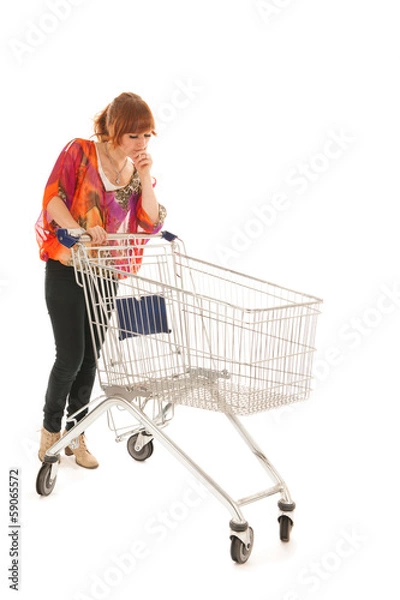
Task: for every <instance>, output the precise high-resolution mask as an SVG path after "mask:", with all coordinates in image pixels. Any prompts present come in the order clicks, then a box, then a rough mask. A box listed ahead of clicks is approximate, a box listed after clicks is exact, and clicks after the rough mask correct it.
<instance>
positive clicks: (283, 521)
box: [278, 515, 293, 542]
mask: <svg viewBox="0 0 400 600" xmlns="http://www.w3.org/2000/svg"><path fill="white" fill-rule="evenodd" d="M278 521H279V537H280V538H281V541H282V542H288V541H289V540H290V532H291V531H292V527H293V521H292V519H291V518H290V517H288V516H287V515H281V516H280V517H279V518H278Z"/></svg>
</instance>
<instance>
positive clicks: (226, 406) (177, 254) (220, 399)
mask: <svg viewBox="0 0 400 600" xmlns="http://www.w3.org/2000/svg"><path fill="white" fill-rule="evenodd" d="M59 237H60V239H61V240H64V243H66V244H70V245H72V243H75V242H77V239H76V238H74V237H73V236H72V237H71V236H70V235H69V233H68V231H66V230H60V234H59ZM73 256H74V268H75V273H76V278H77V282H79V284H80V285H81V286H82V287H83V290H84V293H85V299H86V303H87V308H88V313H89V315H90V326H91V334H92V341H93V344H94V346H95V347H96V346H97V347H98V346H99V345H101V353H100V357H99V359H98V362H97V373H98V378H99V382H100V385H101V388H102V390H103V392H104V396H103V397H102V399H101V401H100V402H99V403H98V404H97V405H96V406H93V404H94V403H89V404H90V410H89V412H88V414H87V415H86V416H85V417H83V418H82V419H81V420H79V421H78V422H76V421H75V425H74V427H73V428H72V429H70V430H69V431H68V432H67V433H66V434H65V435H64V436H63V437H62V438H61V439H60V440H59V441H58V442H57V443H56V444H54V445H53V446H52V447H51V448H50V449H49V450H48V451H47V453H46V455H45V457H44V461H43V464H42V467H41V469H40V471H39V474H38V477H37V483H36V489H37V492H38V493H39V494H41V495H48V494H50V493H51V492H52V490H53V488H54V485H55V482H56V476H57V470H58V466H59V454H60V452H61V450H63V449H64V448H65V447H66V446H68V445H70V444H71V443H72V444H73V443H74V440H76V439H77V438H78V436H79V435H80V433H82V431H84V430H85V429H87V428H88V426H90V424H91V423H93V422H94V421H95V420H96V419H97V418H98V417H99V416H100V415H101V414H103V413H104V412H106V413H107V416H108V424H109V426H110V428H111V429H112V430H113V431H114V433H115V436H116V439H117V441H121V440H123V439H125V438H128V441H127V447H128V452H129V453H130V455H131V456H132V457H133V458H134V459H135V460H141V461H142V460H146V459H147V458H149V457H150V456H151V454H152V452H153V440H154V439H155V440H157V441H159V442H160V443H161V444H163V445H164V446H165V447H166V448H167V449H168V450H169V451H170V452H172V453H173V455H175V456H176V458H177V459H178V460H179V461H180V462H181V463H182V464H183V465H184V466H185V467H186V468H187V469H188V470H189V471H191V472H192V474H193V475H194V476H195V477H196V478H198V479H199V480H200V481H201V482H202V483H203V484H204V485H205V486H206V487H207V488H208V489H209V490H210V491H211V492H212V493H213V494H214V495H215V496H216V497H217V499H219V500H220V501H221V502H222V503H223V504H224V505H225V506H226V507H227V509H228V510H229V511H230V514H231V521H230V530H231V533H230V537H231V557H232V559H233V560H234V561H235V562H238V563H244V562H246V561H247V560H248V558H249V556H250V553H251V550H252V547H253V530H252V528H251V527H250V526H249V524H248V523H247V521H246V519H245V518H244V516H243V514H242V511H241V506H243V505H246V504H248V503H250V502H255V501H257V500H259V499H261V498H265V497H268V496H271V495H274V494H278V495H279V496H280V499H279V501H278V507H279V510H280V514H279V517H278V520H279V524H280V538H281V540H282V541H289V538H290V531H291V527H292V525H293V510H294V508H295V503H294V502H293V500H292V498H291V496H290V493H289V490H288V487H287V485H286V484H285V482H284V480H283V479H282V477H281V476H280V475H279V473H278V472H277V471H276V469H275V468H274V467H273V465H272V464H271V463H270V462H269V460H268V459H267V457H266V456H265V454H264V453H263V451H262V450H261V448H260V447H259V446H258V445H257V444H256V442H255V441H254V440H253V439H252V438H251V436H250V435H249V433H248V432H247V430H246V429H245V428H244V426H243V424H242V422H241V421H240V420H239V416H243V415H250V414H255V413H258V412H261V411H265V410H268V409H271V408H276V407H279V406H282V405H286V404H289V403H293V402H297V401H299V400H304V399H306V398H307V397H308V396H309V393H310V384H311V379H312V363H313V355H314V351H315V348H314V341H315V332H316V323H317V317H318V314H319V313H320V305H321V302H322V301H321V300H320V299H318V298H315V297H313V296H309V295H306V294H301V293H298V292H295V291H293V290H289V289H286V288H282V287H280V286H277V285H274V284H271V283H268V282H265V281H262V280H260V279H256V278H254V277H250V276H248V275H245V274H243V273H238V272H235V271H232V270H229V269H224V268H222V267H219V266H217V265H214V264H211V263H208V262H205V261H202V260H199V259H196V258H193V257H190V256H188V255H187V254H186V252H185V249H184V246H183V244H182V242H181V241H180V240H178V239H177V238H176V236H173V235H171V234H169V233H167V232H163V233H161V234H156V235H152V236H149V235H144V234H135V235H115V236H109V238H108V241H107V244H106V245H104V246H100V247H94V246H92V245H90V244H88V243H85V241H84V238H81V240H80V241H79V242H78V243H76V245H75V246H74V248H73ZM178 404H181V405H186V406H191V407H195V408H201V409H206V410H210V411H218V412H221V413H224V414H225V415H226V417H227V418H228V420H229V421H230V422H231V424H232V425H233V426H234V428H235V429H236V430H237V431H238V433H239V434H240V436H241V437H242V439H243V440H244V442H245V443H246V444H247V446H248V447H249V448H250V450H251V452H252V453H253V454H254V456H255V457H256V458H257V460H258V461H259V462H260V463H261V465H262V466H263V468H264V469H265V471H266V472H267V474H268V476H269V478H270V479H271V480H272V482H273V484H274V485H273V486H272V487H269V488H268V489H266V490H262V491H261V492H259V493H257V494H253V495H251V496H248V497H246V498H243V499H241V500H238V501H235V500H233V499H232V498H231V497H230V496H229V494H228V493H227V492H226V491H225V490H224V489H222V488H221V487H220V486H219V485H218V483H217V482H216V481H214V480H213V479H212V478H211V477H210V476H209V475H208V474H207V473H205V472H204V471H203V470H202V469H201V467H200V466H199V465H198V464H196V463H195V462H194V461H193V460H192V459H191V458H190V457H189V456H188V455H187V454H186V453H185V452H184V451H183V450H182V449H181V448H180V447H179V446H178V445H177V444H176V443H175V442H174V441H173V440H172V439H171V438H170V437H169V436H167V435H166V434H165V431H164V428H165V426H166V425H167V424H168V423H169V421H170V420H171V418H172V417H173V415H174V407H175V406H176V405H178ZM121 413H123V414H124V415H129V416H130V417H133V418H134V420H135V423H136V425H135V426H132V425H128V426H127V425H124V426H121V424H117V420H118V418H119V417H120V416H121ZM76 416H77V415H73V418H74V417H76Z"/></svg>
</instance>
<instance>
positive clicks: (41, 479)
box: [36, 463, 57, 496]
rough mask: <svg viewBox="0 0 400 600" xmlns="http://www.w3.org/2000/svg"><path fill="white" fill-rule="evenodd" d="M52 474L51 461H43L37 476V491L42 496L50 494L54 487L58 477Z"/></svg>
mask: <svg viewBox="0 0 400 600" xmlns="http://www.w3.org/2000/svg"><path fill="white" fill-rule="evenodd" d="M50 476H51V463H43V465H42V466H41V467H40V469H39V473H38V475H37V478H36V491H37V493H38V494H39V495H40V496H48V495H49V494H51V492H52V491H53V489H54V486H55V484H56V479H57V477H54V479H53V480H51V479H50Z"/></svg>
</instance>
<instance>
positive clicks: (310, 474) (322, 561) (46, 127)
mask: <svg viewBox="0 0 400 600" xmlns="http://www.w3.org/2000/svg"><path fill="white" fill-rule="evenodd" d="M396 8H397V3H396V2H395V1H394V0H392V1H389V0H383V1H382V2H379V3H377V2H372V1H369V0H364V1H361V0H350V1H349V0H335V1H332V0H331V1H329V0H297V1H295V0H292V1H291V0H265V1H264V2H258V3H257V2H256V0H247V1H245V0H203V1H202V2H188V1H184V0H170V1H169V2H163V1H162V0H146V1H145V0H134V1H132V2H127V1H123V0H113V1H112V2H106V1H104V0H97V1H95V0H82V1H80V2H78V1H75V2H72V1H68V0H64V1H61V0H60V1H59V2H56V1H55V0H48V1H47V2H42V1H41V2H39V1H29V2H28V1H27V0H25V1H23V2H18V3H17V2H14V3H10V2H8V3H3V4H2V9H1V11H2V13H3V14H2V15H1V38H2V74H3V76H2V82H3V85H2V89H3V91H2V96H1V106H2V110H1V123H2V125H1V127H2V141H1V152H2V160H1V165H2V202H1V205H2V228H1V229H2V235H1V268H0V281H1V289H0V292H1V296H0V303H1V304H0V306H1V318H2V328H1V346H2V361H1V370H2V377H1V388H2V394H1V398H2V404H1V411H2V433H1V436H0V438H1V441H2V452H1V454H2V461H1V462H2V468H1V473H2V475H1V478H0V481H1V484H0V498H1V504H0V520H1V523H2V528H1V531H2V534H1V544H0V555H1V572H0V581H1V589H2V597H3V598H4V597H5V596H4V593H5V594H6V597H7V598H8V597H15V592H12V591H10V590H9V589H8V583H9V582H8V581H7V575H8V574H7V568H8V567H9V566H10V558H9V556H8V552H9V542H10V538H8V535H7V534H8V532H9V530H8V471H9V469H11V468H18V469H19V472H20V486H21V496H20V518H21V532H20V544H21V556H20V568H21V576H20V592H19V596H18V597H20V598H24V599H31V598H34V597H35V598H36V597H37V598H42V599H43V600H48V599H53V598H58V599H60V600H87V598H107V599H108V598H109V599H112V600H114V599H125V598H130V597H139V596H140V597H146V598H160V597H162V596H163V597H168V598H169V597H174V598H175V599H176V600H183V599H186V598H192V599H195V600H197V599H200V598H204V597H207V598H217V597H221V596H223V597H229V598H235V599H236V598H243V597H244V596H248V597H251V598H254V599H255V600H311V599H313V598H317V599H318V600H328V599H329V600H330V599H335V600H336V599H337V598H339V597H340V598H346V599H347V598H354V597H357V598H378V597H379V598H382V597H396V596H397V595H398V593H399V583H398V576H397V562H398V561H397V556H398V545H397V533H398V531H399V527H398V519H397V516H396V515H397V493H396V492H397V490H398V465H397V460H396V459H397V451H398V444H397V443H395V440H396V442H397V435H398V434H397V420H396V416H395V414H396V412H395V411H396V406H397V402H398V399H399V390H398V378H397V377H396V374H397V372H398V358H399V343H398V340H399V333H400V332H399V314H400V310H399V309H400V299H399V297H398V296H399V294H398V293H397V290H398V288H399V287H400V275H399V268H398V255H399V253H398V227H399V224H398V223H399V222H398V218H397V217H398V211H396V207H397V204H398V162H399V151H398V144H399V139H400V127H399V118H398V114H399V110H398V107H399V101H400V95H399V87H398V85H397V80H398V57H399V42H398V19H397V14H396ZM128 90H129V91H133V92H136V93H139V94H140V95H141V96H142V97H143V98H144V99H145V100H146V101H147V102H148V103H149V104H150V106H151V107H152V109H153V112H154V114H155V116H156V119H157V123H158V130H159V136H158V137H157V139H154V140H153V141H152V149H153V158H154V175H155V176H156V178H157V180H158V185H157V192H158V197H159V200H160V201H161V202H162V203H163V204H165V205H166V207H167V208H168V212H169V217H168V221H167V229H169V230H170V231H173V232H174V233H177V234H179V235H180V237H182V238H183V239H184V240H185V241H186V246H187V249H188V251H189V253H190V254H192V255H194V256H199V257H202V258H206V259H207V260H210V261H211V262H217V263H220V264H223V266H231V267H233V268H235V269H237V270H239V271H246V272H249V273H251V274H254V275H256V276H258V277H261V278H262V279H267V280H269V281H272V282H274V283H278V284H280V285H284V286H288V287H291V288H293V289H295V290H299V291H303V292H306V293H310V294H314V295H316V296H318V297H321V298H323V300H324V305H323V313H322V315H321V318H320V321H319V324H318V336H317V355H316V373H315V374H316V378H315V390H314V392H313V395H312V397H311V399H310V400H309V401H308V402H305V403H302V404H298V405H294V406H293V407H291V408H290V409H286V410H283V411H275V412H273V411H271V412H269V413H262V414H261V415H257V416H256V417H252V418H248V419H247V420H246V422H245V424H246V425H247V426H248V427H249V429H250V430H251V432H252V433H253V434H254V435H255V437H256V438H257V439H258V441H259V442H260V444H261V445H262V447H263V448H264V449H265V451H266V453H267V455H268V456H269V457H270V458H271V460H272V461H273V462H274V463H275V464H276V466H277V468H278V470H280V471H281V472H282V474H283V475H284V477H285V479H286V480H287V483H288V485H289V488H290V490H291V492H292V495H293V497H294V500H295V501H296V503H297V506H298V508H297V510H296V515H295V527H294V529H293V532H292V540H291V542H290V544H288V545H284V544H281V543H280V541H279V536H278V526H277V523H276V517H277V514H278V513H277V508H276V502H275V500H274V499H271V498H270V499H267V500H264V501H262V502H261V503H257V504H256V505H252V506H249V507H248V508H247V510H246V511H245V514H246V516H247V518H248V520H249V522H250V524H251V525H252V527H253V528H254V530H255V544H254V549H253V553H252V556H251V559H250V560H249V562H248V563H247V564H246V565H243V566H240V567H239V566H237V565H235V564H233V563H232V561H231V559H230V556H229V539H228V535H229V528H228V523H229V519H230V515H229V514H228V512H227V511H226V509H225V507H223V506H222V505H220V504H219V503H218V502H217V501H216V500H215V499H214V498H213V497H212V496H210V495H208V494H205V492H203V491H202V488H201V486H200V484H198V483H197V487H196V481H195V483H194V484H193V481H192V479H191V478H190V477H189V476H188V474H187V473H186V472H185V470H184V468H183V467H182V466H181V465H180V463H178V462H177V461H176V460H174V459H173V458H172V457H171V456H170V455H169V454H167V452H166V451H165V450H164V449H163V448H162V447H160V446H159V445H157V447H156V449H155V452H154V455H153V457H152V458H151V460H150V461H148V462H147V463H145V464H136V463H135V462H134V461H133V460H132V459H131V458H130V457H129V455H128V453H127V452H126V450H125V448H124V444H116V443H115V442H114V440H113V435H112V433H111V432H109V431H108V430H107V425H106V422H105V418H104V419H100V420H98V421H97V422H96V423H95V424H94V425H93V426H92V428H91V429H90V430H89V432H88V440H89V447H90V449H91V450H92V451H93V453H94V454H95V455H96V456H97V457H98V459H99V461H100V463H101V466H100V468H99V469H97V470H95V471H93V472H90V471H85V470H83V469H80V468H79V467H77V466H76V465H75V463H74V462H73V460H71V459H67V458H65V457H64V458H63V459H62V464H61V469H60V473H59V477H58V480H57V484H56V487H55V489H54V492H53V494H52V495H51V496H49V497H47V498H42V497H39V496H38V495H37V494H36V492H35V478H36V474H37V471H38V468H39V466H40V464H39V461H38V459H37V449H38V441H39V430H40V427H41V416H42V414H41V412H42V405H43V395H44V390H45V387H46V383H47V377H48V373H49V370H50V368H51V364H52V360H53V341H52V336H51V331H50V326H49V322H48V317H47V313H46V309H45V305H44V294H43V273H44V271H43V268H44V265H43V264H42V263H41V262H40V260H39V258H38V253H37V247H36V242H35V237H34V223H35V221H36V218H37V216H38V214H39V211H40V206H41V197H42V193H43V188H44V185H45V183H46V180H47V177H48V175H49V173H50V170H51V168H52V166H53V163H54V161H55V159H56V157H57V156H58V153H59V152H60V150H61V148H62V147H63V146H64V145H65V144H66V143H67V142H68V141H69V140H70V139H71V138H73V137H88V136H90V135H91V134H92V129H91V127H92V121H91V119H92V117H93V116H94V115H95V113H97V112H98V111H100V110H102V109H103V107H105V106H106V105H107V104H108V102H110V101H111V100H112V99H113V98H114V97H115V96H117V95H118V94H119V93H121V92H122V91H128ZM332 136H334V137H335V136H336V138H338V137H340V138H341V139H342V145H341V146H340V145H338V144H336V145H332V144H330V143H329V140H330V139H332ZM329 150H330V151H331V153H329ZM333 151H335V156H334V157H333V155H332V153H333ZM324 152H325V157H324ZM327 153H328V156H327ZM305 169H307V171H304V170H305ZM301 171H304V172H307V173H308V179H307V178H306V179H304V178H303V184H302V185H301V186H300V184H299V183H297V184H295V178H296V177H297V178H298V177H299V173H300V172H301ZM297 181H298V180H297ZM277 197H279V198H280V199H281V200H280V202H281V204H279V210H277V209H276V206H277V205H275V212H272V213H271V212H269V213H268V214H269V215H270V217H269V221H264V222H263V221H261V220H260V218H259V217H255V213H257V210H258V211H260V210H264V211H267V210H271V206H273V204H272V202H273V200H274V199H275V201H276V198H277ZM260 207H263V208H260ZM266 207H267V208H266ZM268 207H269V208H268ZM254 211H255V212H254ZM258 214H259V213H258ZM264 214H266V212H264ZM271 215H272V216H271ZM224 421H225V420H224V417H223V415H215V414H213V413H207V412H205V411H195V410H190V409H181V410H178V411H177V414H176V418H175V419H174V421H173V423H172V424H171V426H170V430H169V434H170V436H171V437H173V438H174V439H175V440H176V441H178V442H182V444H183V446H184V448H185V449H186V450H187V452H188V453H189V454H190V455H193V457H195V458H197V459H198V460H199V462H202V461H203V463H202V464H204V465H205V467H206V468H208V467H210V470H211V473H212V474H213V475H214V476H215V477H216V479H217V480H218V481H219V482H220V483H221V484H224V485H225V483H226V486H227V488H228V490H229V491H231V488H232V489H233V492H232V493H233V495H234V496H235V494H236V490H238V493H237V496H238V497H240V496H241V495H246V494H247V493H251V492H252V491H254V489H255V490H258V489H262V488H263V487H265V486H266V485H268V484H266V483H265V482H264V480H263V476H262V473H261V472H258V471H256V472H254V473H253V470H252V468H251V467H250V466H247V458H246V459H245V455H244V454H242V448H241V446H240V440H236V438H235V437H234V434H233V433H232V431H231V429H230V428H229V427H228V423H225V422H224ZM243 450H245V449H244V448H243ZM250 458H251V457H250ZM251 464H252V463H249V465H251ZM253 475H254V480H253V479H252V478H253ZM260 475H261V479H260ZM247 483H248V484H249V487H250V489H247V488H246V490H245V491H244V494H243V493H242V488H245V487H246V484H247ZM193 485H194V486H195V487H194V488H193ZM235 497H236V496H235ZM166 516H167V518H168V525H166V524H165V521H163V519H165V518H166ZM162 523H164V524H162ZM349 540H350V541H349ZM135 553H137V556H136V559H135V558H134V557H135ZM124 560H125V562H124ZM135 560H136V562H135ZM13 594H14V595H13Z"/></svg>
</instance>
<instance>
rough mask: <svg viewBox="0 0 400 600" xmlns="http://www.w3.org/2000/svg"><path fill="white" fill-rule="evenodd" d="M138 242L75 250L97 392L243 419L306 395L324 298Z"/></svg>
mask: <svg viewBox="0 0 400 600" xmlns="http://www.w3.org/2000/svg"><path fill="white" fill-rule="evenodd" d="M135 243H136V242H135V240H134V239H132V238H130V239H129V240H124V241H123V242H121V241H115V242H111V243H110V245H108V246H102V247H99V248H90V250H89V249H88V248H87V247H85V246H84V245H80V246H79V247H78V249H77V251H76V253H75V257H76V269H77V271H79V272H80V273H81V275H80V277H81V279H82V282H83V285H84V289H85V294H86V300H87V303H88V308H89V313H90V321H91V326H92V335H93V337H94V338H95V337H99V338H100V339H101V340H102V341H103V345H102V351H101V356H100V358H99V361H98V373H99V379H100V383H101V385H102V387H103V388H106V387H108V386H112V385H118V386H124V387H127V388H129V389H130V390H134V391H135V393H136V394H137V397H138V398H147V399H148V398H158V399H162V400H163V401H165V402H172V403H175V404H184V405H188V406H192V407H197V408H202V409H206V410H214V411H220V412H225V413H235V414H240V415H246V414H251V413H257V412H260V411H264V410H267V409H270V408H274V407H278V406H281V405H284V404H288V403H292V402H296V401H298V400H303V399H306V398H307V397H308V395H309V392H310V383H311V379H312V360H313V353H314V350H315V349H314V340H315V332H316V322H317V317H318V314H319V312H320V304H321V300H319V299H318V298H314V297H312V296H309V295H306V294H302V293H299V292H295V291H293V290H288V289H285V288H282V287H280V286H277V285H274V284H271V283H268V282H265V281H262V280H259V279H256V278H253V277H249V276H247V275H245V274H243V273H237V272H234V271H231V270H228V269H224V268H222V267H219V266H217V265H214V264H210V263H207V262H205V261H201V260H199V259H196V258H193V257H190V256H187V255H186V254H185V253H184V252H183V251H182V246H181V245H180V244H179V242H172V243H170V242H164V241H163V240H160V239H157V240H151V242H150V243H148V244H147V245H146V249H145V251H144V253H143V255H142V252H139V253H138V252H136V250H135V251H133V250H132V246H135ZM138 244H140V249H142V246H143V240H140V241H139V242H138ZM138 257H139V258H138ZM135 261H137V263H135ZM139 262H140V268H139ZM82 274H83V275H82ZM121 306H122V307H123V310H124V311H125V312H121ZM126 307H128V308H126ZM121 315H123V316H121Z"/></svg>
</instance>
